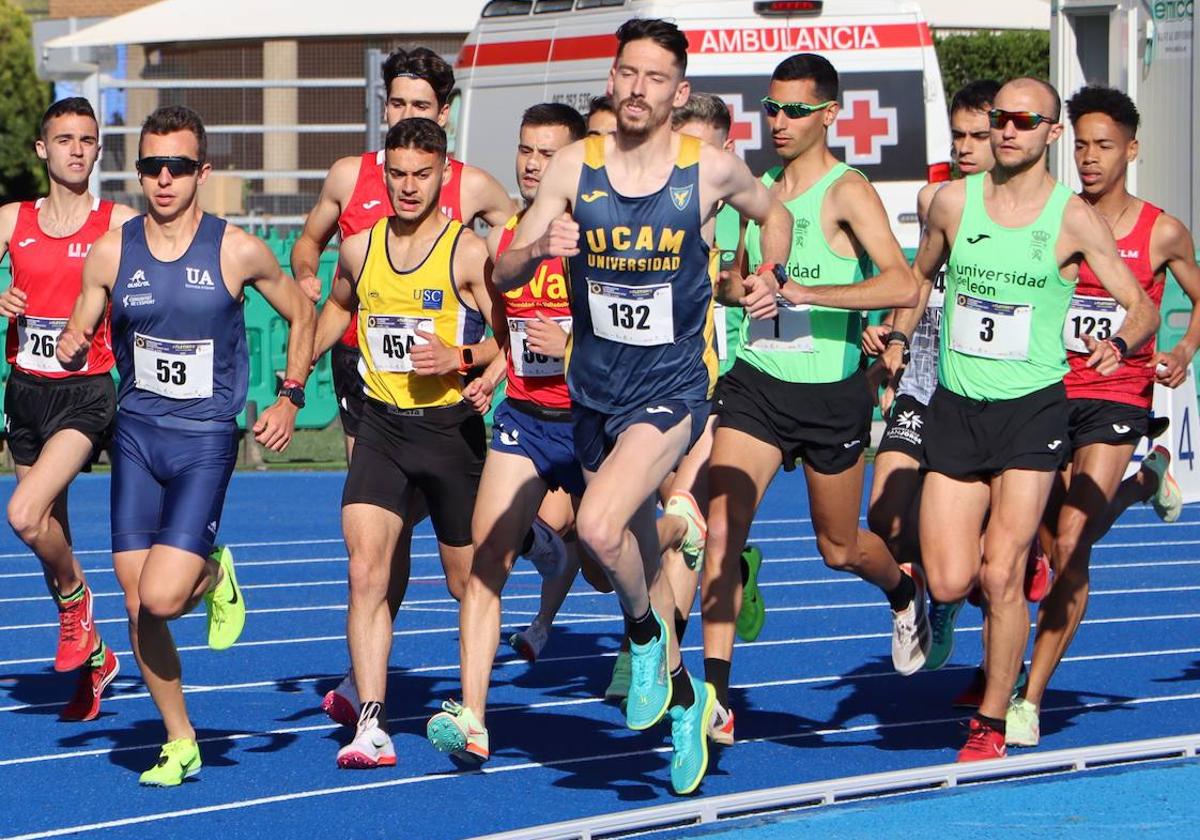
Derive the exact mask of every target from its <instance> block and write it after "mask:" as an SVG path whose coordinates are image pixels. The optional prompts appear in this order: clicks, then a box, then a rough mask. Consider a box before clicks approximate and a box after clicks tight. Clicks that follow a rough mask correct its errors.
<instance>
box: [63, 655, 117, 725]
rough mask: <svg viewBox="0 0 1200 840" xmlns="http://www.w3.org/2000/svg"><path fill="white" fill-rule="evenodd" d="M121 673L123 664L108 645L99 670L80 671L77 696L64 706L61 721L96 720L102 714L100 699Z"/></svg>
mask: <svg viewBox="0 0 1200 840" xmlns="http://www.w3.org/2000/svg"><path fill="white" fill-rule="evenodd" d="M120 672H121V662H120V660H119V659H117V657H116V654H114V653H113V652H112V648H110V647H109V646H108V645H105V646H104V662H102V663H101V664H100V667H98V668H91V667H88V668H83V669H81V670H80V671H79V682H78V683H77V684H76V686H75V696H74V697H72V698H71V701H70V702H69V703H67V705H65V706H63V710H62V712H61V713H60V714H59V719H60V720H73V721H83V720H95V719H96V717H97V716H98V715H99V714H100V697H101V695H102V694H104V689H106V688H108V684H109V683H111V682H112V681H113V680H114V679H116V678H117V674H119V673H120Z"/></svg>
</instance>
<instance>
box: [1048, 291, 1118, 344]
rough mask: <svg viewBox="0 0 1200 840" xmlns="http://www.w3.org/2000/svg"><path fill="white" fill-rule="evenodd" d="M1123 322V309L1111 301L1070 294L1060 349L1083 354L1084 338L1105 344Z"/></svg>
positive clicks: (1104, 298) (1109, 299)
mask: <svg viewBox="0 0 1200 840" xmlns="http://www.w3.org/2000/svg"><path fill="white" fill-rule="evenodd" d="M1124 323H1125V307H1123V306H1121V304H1119V303H1117V302H1116V301H1115V300H1113V299H1112V298H1106V297H1084V296H1082V295H1073V296H1072V297H1071V308H1070V309H1068V310H1067V320H1066V322H1065V323H1063V346H1064V347H1066V348H1067V349H1068V350H1071V351H1073V352H1075V353H1086V352H1087V351H1088V350H1087V345H1086V344H1084V343H1083V337H1084V336H1085V335H1090V336H1091V337H1092V338H1094V339H1096V340H1097V341H1104V340H1105V339H1108V338H1112V337H1113V336H1114V335H1116V334H1117V330H1119V329H1121V325H1122V324H1124Z"/></svg>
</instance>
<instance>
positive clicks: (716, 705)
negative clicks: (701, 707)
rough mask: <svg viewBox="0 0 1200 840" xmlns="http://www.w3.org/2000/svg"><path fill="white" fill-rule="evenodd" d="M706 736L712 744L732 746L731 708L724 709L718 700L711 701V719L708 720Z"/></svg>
mask: <svg viewBox="0 0 1200 840" xmlns="http://www.w3.org/2000/svg"><path fill="white" fill-rule="evenodd" d="M708 737H709V738H711V739H712V742H713V743H714V744H720V745H721V746H723V747H732V746H733V709H726V708H725V707H724V706H722V705H721V702H720V701H719V700H715V699H714V701H713V713H712V720H710V721H709V722H708Z"/></svg>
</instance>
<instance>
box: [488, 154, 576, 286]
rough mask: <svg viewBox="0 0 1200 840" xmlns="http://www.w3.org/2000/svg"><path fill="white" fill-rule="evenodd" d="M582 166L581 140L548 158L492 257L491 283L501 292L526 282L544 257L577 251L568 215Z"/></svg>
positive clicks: (574, 227) (572, 254)
mask: <svg viewBox="0 0 1200 840" xmlns="http://www.w3.org/2000/svg"><path fill="white" fill-rule="evenodd" d="M582 166H583V143H582V142H577V143H573V144H571V145H570V146H567V147H566V148H565V149H563V150H561V151H559V152H558V153H557V154H556V155H554V157H552V158H551V159H550V163H549V165H548V166H547V167H546V172H545V174H544V175H543V176H542V182H541V183H540V184H539V185H538V192H537V197H536V198H535V199H534V200H533V204H531V205H530V206H529V209H527V210H526V211H525V214H524V215H523V216H522V217H521V222H520V223H519V224H518V225H517V230H516V232H515V233H514V235H513V240H512V242H510V243H509V246H508V248H507V249H506V250H505V251H504V253H503V254H502V255H501V256H500V258H499V259H498V260H496V265H495V268H494V269H493V271H492V282H493V283H495V284H496V288H497V289H499V290H500V291H501V292H507V291H511V290H512V289H518V288H520V287H521V286H523V285H524V284H525V283H527V282H528V281H529V277H530V276H531V275H532V274H533V272H534V270H535V269H536V268H537V265H538V263H540V262H541V261H542V260H544V259H546V258H547V257H573V256H575V255H576V254H578V253H579V225H577V224H576V223H575V220H574V219H572V218H571V216H570V209H571V201H572V200H573V199H574V197H575V189H576V187H577V186H578V184H579V175H580V170H581V168H582Z"/></svg>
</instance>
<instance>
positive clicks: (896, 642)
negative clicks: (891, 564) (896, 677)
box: [892, 563, 932, 677]
mask: <svg viewBox="0 0 1200 840" xmlns="http://www.w3.org/2000/svg"><path fill="white" fill-rule="evenodd" d="M900 571H901V572H903V573H904V574H906V575H909V576H911V577H912V579H913V586H914V588H915V589H916V594H915V595H913V599H912V603H911V604H909V605H908V606H907V607H905V608H904V609H903V610H901V611H900V612H893V613H892V666H893V667H894V668H895V669H896V672H897V673H898V674H901V675H902V676H905V677H907V676H909V675H911V674H915V673H916V672H917V671H920V670H921V668H923V667H924V666H925V659H926V658H927V657H928V656H929V647H930V644H931V639H932V636H931V634H930V631H929V609H928V606H927V603H926V598H925V573H924V572H923V571H921V567H920V566H914V565H913V564H911V563H903V564H901V566H900Z"/></svg>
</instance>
